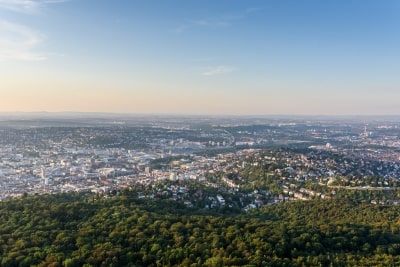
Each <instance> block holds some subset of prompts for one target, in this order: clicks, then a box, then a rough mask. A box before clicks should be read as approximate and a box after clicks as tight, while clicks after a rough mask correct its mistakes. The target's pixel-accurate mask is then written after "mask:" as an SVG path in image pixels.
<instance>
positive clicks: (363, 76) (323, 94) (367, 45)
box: [0, 0, 400, 115]
mask: <svg viewBox="0 0 400 267" xmlns="http://www.w3.org/2000/svg"><path fill="white" fill-rule="evenodd" d="M399 74H400V1H398V0H385V1H376V0H326V1H321V0H262V1H256V0H240V1H239V0H208V1H207V0H202V1H195V0H185V1H183V0H179V1H178V0H168V1H165V0H153V1H148V0H0V112H17V111H18V112H38V111H47V112H65V111H76V112H113V113H151V114H196V115H201V114H204V115H208V114H213V115H214V114H217V115H225V114H226V115H271V114H285V115H291V114H294V115H399V114H400V75H399Z"/></svg>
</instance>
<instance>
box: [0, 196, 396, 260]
mask: <svg viewBox="0 0 400 267" xmlns="http://www.w3.org/2000/svg"><path fill="white" fill-rule="evenodd" d="M182 207H183V206H182ZM182 207H181V206H180V205H179V204H176V203H171V202H144V201H143V202H142V201H140V200H138V199H137V198H136V197H135V195H134V194H133V193H129V192H126V193H122V194H120V195H119V196H113V197H107V198H106V197H96V196H94V195H85V194H77V195H75V194H66V195H52V196H27V197H23V198H21V199H14V200H9V201H4V202H1V203H0V263H1V266H32V265H37V266H399V265H400V256H399V255H400V221H399V215H400V207H394V206H391V207H382V206H372V205H365V204H355V203H352V202H351V201H344V200H343V201H340V202H338V201H307V202H290V203H282V204H278V205H271V206H268V207H265V208H263V209H261V210H257V211H253V212H250V213H245V214H217V213H210V212H206V211H200V210H186V209H184V208H182Z"/></svg>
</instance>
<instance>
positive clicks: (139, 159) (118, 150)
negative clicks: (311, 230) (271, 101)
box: [0, 117, 400, 210]
mask: <svg viewBox="0 0 400 267" xmlns="http://www.w3.org/2000/svg"><path fill="white" fill-rule="evenodd" d="M61 122H63V123H64V124H65V126H58V125H56V124H55V125H52V123H53V122H52V121H51V120H46V119H44V120H38V121H33V120H32V121H26V120H14V121H3V122H2V123H1V128H0V136H1V138H0V140H1V141H0V142H1V149H0V155H1V157H0V179H1V180H0V181H1V183H0V193H1V194H0V196H1V199H7V198H12V197H21V196H23V195H25V194H57V193H66V192H92V193H96V194H102V195H109V194H115V193H117V192H118V191H121V190H138V191H139V192H138V193H139V194H140V197H141V198H152V199H154V198H164V199H165V198H169V199H171V200H174V201H179V202H182V203H184V204H185V205H186V206H188V207H198V208H204V209H212V208H222V207H225V206H226V207H227V208H229V207H230V208H232V207H234V208H238V209H242V210H249V209H252V208H256V207H262V206H263V205H270V204H274V203H278V202H284V201H295V200H298V201H305V200H311V199H315V198H321V199H331V198H340V197H343V196H344V195H346V192H353V193H354V192H363V191H367V192H370V193H371V194H372V196H371V197H370V198H369V199H368V201H369V202H370V203H372V204H376V205H387V204H390V205H397V204H399V203H400V202H399V201H400V194H399V193H400V192H399V191H398V189H397V188H398V183H399V177H400V139H399V136H400V124H399V122H398V121H396V120H384V119H380V120H373V119H372V120H371V119H370V120H366V119H365V122H364V121H360V120H358V121H357V120H354V119H348V118H347V119H346V118H345V119H334V118H325V119H324V120H316V119H309V118H303V119H300V118H299V119H291V120H289V119H271V118H240V117H239V118H168V117H166V118H157V117H148V118H147V119H146V121H145V123H144V122H143V121H142V120H140V119H135V118H110V119H107V120H101V121H100V120H96V119H75V120H72V119H70V120H67V119H65V120H64V121H63V120H61ZM78 125H79V126H78ZM252 172H262V177H254V175H253V174H252ZM211 189H212V190H211ZM209 190H211V191H210V192H208V191H209Z"/></svg>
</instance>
